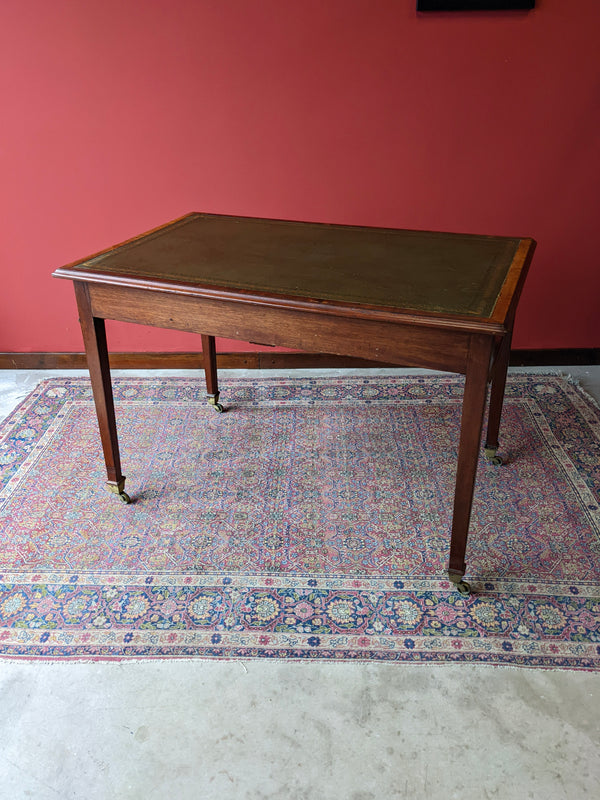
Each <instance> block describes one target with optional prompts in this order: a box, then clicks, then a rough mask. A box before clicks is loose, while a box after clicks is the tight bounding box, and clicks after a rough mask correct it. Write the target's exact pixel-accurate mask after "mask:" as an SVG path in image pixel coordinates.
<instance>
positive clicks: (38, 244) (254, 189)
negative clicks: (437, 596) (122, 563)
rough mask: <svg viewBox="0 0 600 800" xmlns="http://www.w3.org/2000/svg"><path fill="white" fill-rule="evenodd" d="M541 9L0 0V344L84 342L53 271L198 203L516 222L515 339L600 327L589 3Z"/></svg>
mask: <svg viewBox="0 0 600 800" xmlns="http://www.w3.org/2000/svg"><path fill="white" fill-rule="evenodd" d="M537 5H538V7H537V9H536V10H535V11H533V12H530V13H518V12H517V13H504V14H501V13H493V14H485V13H470V14H461V13H452V14H427V15H425V14H421V15H418V14H417V13H416V11H415V6H416V2H415V0H354V1H353V0H326V1H325V2H323V0H318V1H317V0H302V2H297V3H292V2H282V0H256V1H255V2H248V1H247V0H118V1H117V0H84V1H83V2H80V3H76V2H74V0H53V2H51V3H49V2H47V0H3V2H2V10H1V21H0V90H1V91H0V97H1V106H0V115H1V116H0V181H1V186H0V220H1V223H0V225H1V231H0V266H1V270H2V296H1V299H0V312H1V313H0V351H15V352H19V351H21V352H26V351H50V352H51V351H78V350H81V349H82V343H81V338H80V333H79V329H78V323H77V317H76V312H75V305H74V300H73V297H72V290H71V286H70V285H69V284H68V283H67V282H62V281H57V280H55V279H52V278H51V277H50V272H51V270H52V269H53V268H54V267H56V266H59V265H61V264H64V263H67V262H69V261H72V260H75V259H77V258H80V257H83V256H85V255H87V254H89V253H92V252H94V251H97V250H99V249H101V248H104V247H107V246H109V245H111V244H114V243H116V242H118V241H121V240H123V239H125V238H127V237H129V236H131V235H134V234H137V233H139V232H141V231H143V230H146V229H149V228H151V227H154V226H156V225H159V224H161V223H163V222H166V221H167V220H169V219H172V218H174V217H177V216H179V215H181V214H184V213H186V212H188V211H192V210H195V211H209V212H215V213H231V214H248V215H257V216H272V217H280V218H290V219H304V220H317V221H326V222H341V223H352V224H367V225H383V226H397V227H409V228H426V229H439V230H456V231H465V232H478V233H490V234H507V235H516V236H518V235H524V236H525V235H531V236H534V237H535V238H536V239H537V240H538V242H539V245H538V250H537V253H536V256H535V259H534V264H533V267H532V271H531V273H530V279H529V281H528V285H527V286H526V288H525V292H524V295H523V300H522V303H521V307H520V314H519V318H518V321H517V330H516V336H515V341H514V344H515V346H516V347H522V348H537V347H550V348H551V347H597V346H600V324H599V318H598V307H599V305H600V303H599V298H600V269H599V268H598V255H597V250H596V237H597V229H598V219H599V207H598V206H599V203H598V186H599V185H600V181H599V178H600V175H599V167H600V163H599V146H598V143H599V134H598V132H599V130H600V104H599V94H598V75H599V66H600V59H599V56H598V52H599V50H598V26H599V25H600V3H598V1H597V0H578V2H565V0H538V4H537ZM110 334H111V335H110V344H111V347H112V349H115V350H146V349H148V350H192V349H196V348H199V337H195V336H192V335H190V334H182V333H178V332H175V331H160V330H157V329H148V328H140V327H134V326H126V325H123V324H121V325H117V324H116V323H115V324H113V325H112V326H111V331H110ZM220 348H221V349H222V350H231V349H237V350H240V349H242V348H243V345H241V344H240V343H237V342H236V343H233V342H226V341H225V342H221V343H220ZM247 348H249V349H256V348H254V347H252V346H250V345H248V346H247Z"/></svg>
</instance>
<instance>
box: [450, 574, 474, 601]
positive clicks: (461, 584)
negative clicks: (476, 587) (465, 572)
mask: <svg viewBox="0 0 600 800" xmlns="http://www.w3.org/2000/svg"><path fill="white" fill-rule="evenodd" d="M449 578H450V581H451V582H452V583H453V584H454V588H455V589H456V591H457V592H458V593H459V594H462V595H464V597H468V596H469V595H470V594H471V584H470V583H467V582H466V581H465V580H463V578H462V576H461V575H457V574H456V573H451V574H450V575H449Z"/></svg>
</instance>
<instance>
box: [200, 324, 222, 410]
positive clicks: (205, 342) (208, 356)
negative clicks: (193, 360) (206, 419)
mask: <svg viewBox="0 0 600 800" xmlns="http://www.w3.org/2000/svg"><path fill="white" fill-rule="evenodd" d="M202 359H203V361H204V375H205V377H206V394H207V396H208V402H209V403H210V404H211V406H213V408H215V409H216V410H217V411H224V408H223V406H222V405H221V403H219V384H218V381H217V351H216V349H215V337H214V336H205V335H204V334H203V335H202Z"/></svg>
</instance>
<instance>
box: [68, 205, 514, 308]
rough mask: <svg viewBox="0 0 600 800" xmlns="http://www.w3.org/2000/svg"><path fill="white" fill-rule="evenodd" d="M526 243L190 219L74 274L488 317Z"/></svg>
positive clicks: (205, 216) (251, 220)
mask: <svg viewBox="0 0 600 800" xmlns="http://www.w3.org/2000/svg"><path fill="white" fill-rule="evenodd" d="M520 241H521V240H520V239H511V238H505V237H496V236H472V235H462V234H450V233H431V232H427V231H407V230H394V229H386V228H360V227H350V226H342V225H323V224H316V223H305V222H286V221H279V220H265V219H254V218H248V217H226V216H217V215H209V214H191V215H189V216H188V217H184V218H183V219H181V220H178V221H176V222H174V223H171V224H169V225H166V226H164V227H163V228H160V229H158V230H156V231H154V232H151V233H148V234H146V235H144V236H142V237H140V238H138V239H136V240H133V241H131V242H128V243H125V244H123V245H121V246H118V247H116V248H114V249H112V250H110V251H107V252H106V253H104V254H100V255H98V256H96V257H94V258H91V259H88V260H87V261H82V262H79V263H77V264H75V265H71V266H70V267H69V268H67V269H68V270H69V272H70V271H71V270H74V271H82V272H86V273H92V274H93V273H98V274H102V275H106V276H129V277H133V278H143V279H150V280H152V281H158V282H160V281H176V282H183V283H186V284H191V285H194V286H205V287H209V288H210V287H215V288H217V287H224V288H226V289H232V290H242V291H245V292H250V293H253V294H266V295H290V296H293V297H297V298H304V299H312V300H322V301H330V302H341V303H350V304H355V305H356V304H358V305H368V306H375V307H379V308H392V309H405V310H415V311H426V312H434V313H442V314H450V315H453V314H457V315H467V316H477V317H484V318H487V317H489V316H490V315H491V314H492V311H493V309H494V305H495V302H496V299H497V298H498V295H499V293H500V290H501V288H502V284H503V282H504V280H505V278H506V276H507V273H508V270H509V268H510V266H511V263H512V261H513V258H514V256H515V253H516V250H517V248H518V246H519V243H520ZM71 277H76V275H72V276H71Z"/></svg>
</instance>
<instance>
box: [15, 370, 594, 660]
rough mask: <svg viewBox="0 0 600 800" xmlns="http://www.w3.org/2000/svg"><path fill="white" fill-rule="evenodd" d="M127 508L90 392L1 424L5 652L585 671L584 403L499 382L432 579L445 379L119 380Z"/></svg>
mask: <svg viewBox="0 0 600 800" xmlns="http://www.w3.org/2000/svg"><path fill="white" fill-rule="evenodd" d="M114 392H115V402H116V408H117V423H118V428H119V438H120V443H121V457H122V462H123V467H124V471H125V474H126V475H127V476H128V477H127V482H126V487H125V488H126V490H127V491H128V493H129V494H130V495H131V497H132V501H133V502H132V503H131V504H130V505H124V504H122V503H120V502H119V501H118V499H117V498H116V497H115V496H114V495H111V494H109V493H108V492H106V490H105V488H104V482H105V473H104V464H103V460H102V455H101V449H100V441H99V435H98V431H97V423H96V417H95V411H94V405H93V401H92V396H91V390H90V385H89V382H88V380H87V379H85V378H69V379H64V378H60V379H58V378H57V379H51V380H47V381H44V382H42V383H41V384H40V385H39V386H38V387H37V388H36V390H35V391H34V392H33V393H32V394H31V395H30V396H29V397H28V398H27V399H26V400H25V401H24V402H23V403H22V404H21V405H20V406H19V407H18V408H17V409H16V410H15V411H14V412H13V413H12V414H11V415H10V417H9V418H8V419H7V420H6V421H5V422H4V423H2V425H0V654H1V655H3V656H4V657H13V658H45V659H65V658H78V659H113V658H114V659H119V658H177V657H205V658H214V659H220V658H253V657H264V658H288V659H289V658H295V659H315V658H316V659H337V660H351V659H354V660H377V661H389V660H394V661H400V662H409V663H417V662H450V661H451V662H470V663H472V662H479V663H491V664H508V665H513V666H527V667H562V668H571V669H588V670H596V669H599V668H600V504H599V502H598V500H599V491H600V410H599V409H598V407H597V405H596V404H595V403H594V401H593V400H591V398H589V397H587V396H586V395H585V394H584V393H583V392H582V391H581V390H580V389H578V388H577V387H576V386H575V385H573V384H572V383H570V382H569V381H568V379H566V378H563V377H560V376H556V375H544V376H540V375H535V376H534V375H518V374H515V375H511V376H510V378H509V382H508V386H507V394H506V401H505V410H504V416H503V425H502V431H501V434H502V440H501V448H500V452H501V453H502V454H503V455H504V456H505V459H506V461H507V463H506V464H505V465H503V466H501V467H494V466H493V465H491V464H489V463H488V462H487V461H486V460H485V459H484V458H483V457H482V458H481V461H480V464H479V470H478V475H477V485H476V490H475V500H474V504H473V513H472V519H471V534H470V538H469V545H468V550H467V569H468V572H467V576H466V577H467V579H468V580H469V581H470V583H471V584H472V586H473V589H474V593H473V594H472V595H471V596H470V597H467V598H465V597H463V596H461V595H460V594H458V592H456V591H455V590H454V589H453V588H452V586H451V584H450V583H449V582H448V580H447V579H446V566H447V559H448V545H449V529H450V522H451V513H452V499H453V492H454V478H455V470H456V461H457V446H458V433H459V423H460V411H461V402H462V392H463V380H462V378H460V377H454V376H452V377H430V376H423V377H414V376H410V377H406V376H398V375H383V376H382V375H373V376H372V377H363V376H355V375H342V376H334V377H323V378H321V377H314V378H278V377H274V378H256V379H253V378H251V377H250V378H231V377H226V378H224V379H223V380H222V385H221V399H222V402H223V403H224V404H225V406H226V407H227V413H225V414H218V413H216V412H215V411H214V410H213V409H212V408H211V407H210V406H209V405H208V404H207V403H206V401H205V398H204V386H203V380H202V376H201V375H199V376H198V379H197V380H192V379H190V378H120V379H116V380H115V381H114Z"/></svg>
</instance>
